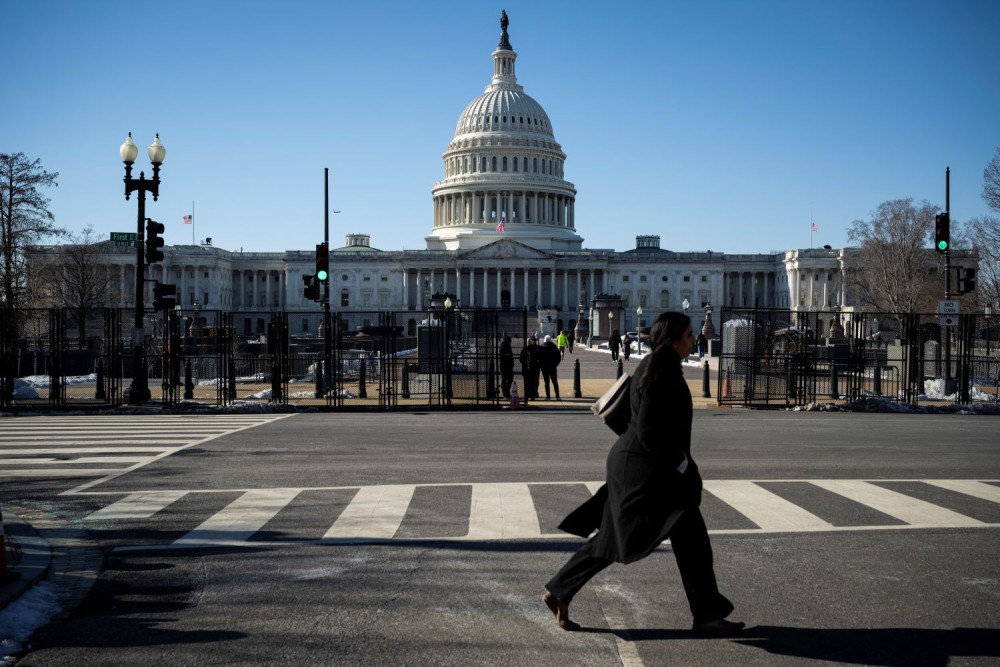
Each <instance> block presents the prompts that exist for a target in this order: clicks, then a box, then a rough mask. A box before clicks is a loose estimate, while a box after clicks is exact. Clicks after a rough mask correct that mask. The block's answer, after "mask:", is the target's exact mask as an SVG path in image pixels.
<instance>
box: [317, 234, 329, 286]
mask: <svg viewBox="0 0 1000 667" xmlns="http://www.w3.org/2000/svg"><path fill="white" fill-rule="evenodd" d="M316 280H318V281H320V282H321V283H323V284H324V285H325V284H327V282H328V281H329V280H330V248H329V246H327V245H326V242H323V243H320V244H319V245H317V246H316Z"/></svg>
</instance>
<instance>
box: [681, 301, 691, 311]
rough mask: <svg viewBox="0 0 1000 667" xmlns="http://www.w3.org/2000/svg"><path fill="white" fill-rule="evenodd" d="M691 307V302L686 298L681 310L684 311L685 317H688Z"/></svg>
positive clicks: (682, 302)
mask: <svg viewBox="0 0 1000 667" xmlns="http://www.w3.org/2000/svg"><path fill="white" fill-rule="evenodd" d="M690 307H691V302H690V301H688V300H687V297H684V300H683V301H681V308H682V309H683V310H684V314H685V315H687V312H688V309H689V308H690Z"/></svg>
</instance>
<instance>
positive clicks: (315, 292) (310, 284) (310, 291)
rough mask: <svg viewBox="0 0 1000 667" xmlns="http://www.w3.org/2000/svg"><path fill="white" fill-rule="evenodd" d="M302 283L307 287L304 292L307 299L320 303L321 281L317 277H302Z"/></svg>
mask: <svg viewBox="0 0 1000 667" xmlns="http://www.w3.org/2000/svg"><path fill="white" fill-rule="evenodd" d="M302 282H303V283H305V286H306V288H305V289H304V290H303V291H302V293H303V294H304V295H305V297H306V298H307V299H309V300H310V301H319V298H320V297H319V281H318V280H316V276H302Z"/></svg>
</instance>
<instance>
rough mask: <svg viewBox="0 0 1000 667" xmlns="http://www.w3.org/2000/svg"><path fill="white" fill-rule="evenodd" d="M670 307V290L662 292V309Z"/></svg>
mask: <svg viewBox="0 0 1000 667" xmlns="http://www.w3.org/2000/svg"><path fill="white" fill-rule="evenodd" d="M669 307H670V290H660V308H669Z"/></svg>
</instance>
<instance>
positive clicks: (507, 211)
mask: <svg viewBox="0 0 1000 667" xmlns="http://www.w3.org/2000/svg"><path fill="white" fill-rule="evenodd" d="M508 23H509V21H508V19H507V13H506V12H503V14H502V15H501V18H500V27H501V35H500V43H499V45H498V46H497V48H496V50H495V51H493V54H492V57H493V77H492V80H491V81H490V84H489V85H488V86H486V90H485V91H484V92H483V94H481V95H480V96H478V97H477V98H475V99H474V100H472V101H471V102H470V103H469V104H468V105H466V107H465V110H464V111H462V114H461V115H460V116H459V118H458V122H457V123H456V124H455V134H454V137H453V138H452V140H451V142H450V143H449V144H448V147H447V149H446V150H445V153H444V155H443V159H444V180H442V181H439V182H438V183H436V184H435V186H434V188H433V191H432V192H433V196H434V231H433V232H432V233H431V235H430V236H428V237H427V247H428V249H429V250H445V249H447V250H456V249H469V248H476V247H480V246H483V245H486V244H487V243H492V242H493V241H496V240H498V239H499V238H513V239H515V240H517V241H520V242H521V243H524V244H525V245H529V246H531V247H534V248H538V249H541V250H579V249H580V248H581V246H582V243H583V239H582V238H580V237H579V236H577V234H576V231H575V224H574V221H573V210H574V205H575V200H576V188H574V187H573V184H572V183H569V182H567V181H565V180H563V166H564V163H565V160H566V155H565V153H563V152H562V147H561V146H560V145H559V144H558V143H557V142H556V140H555V135H554V134H553V131H552V125H551V123H550V122H549V117H548V115H547V114H546V113H545V110H544V109H543V108H542V105H540V104H539V103H538V102H536V101H535V100H534V99H533V98H532V97H530V96H529V95H527V94H525V92H524V88H523V87H522V86H521V85H520V84H518V83H517V76H516V74H515V64H516V61H517V53H516V52H515V51H514V50H513V48H511V45H510V37H509V35H508V33H507V26H508Z"/></svg>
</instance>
